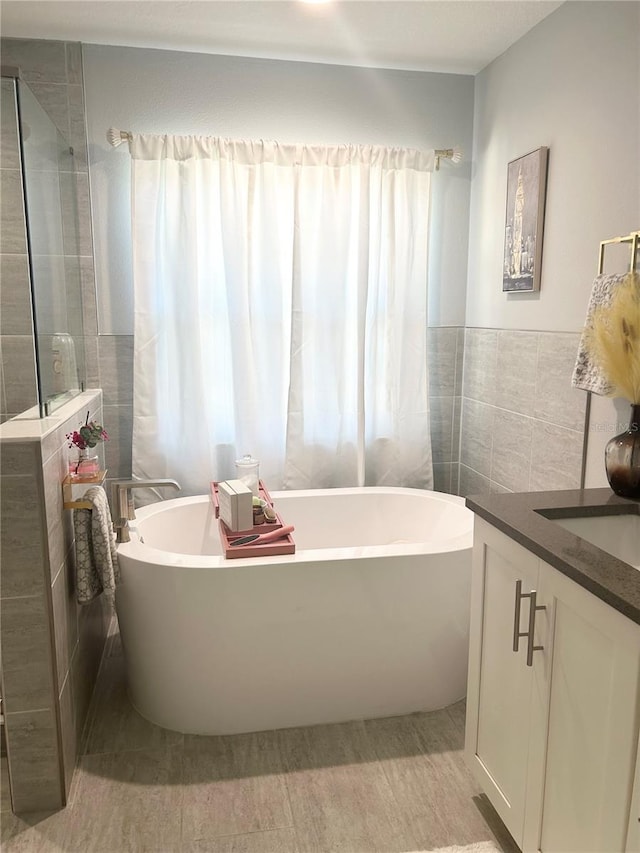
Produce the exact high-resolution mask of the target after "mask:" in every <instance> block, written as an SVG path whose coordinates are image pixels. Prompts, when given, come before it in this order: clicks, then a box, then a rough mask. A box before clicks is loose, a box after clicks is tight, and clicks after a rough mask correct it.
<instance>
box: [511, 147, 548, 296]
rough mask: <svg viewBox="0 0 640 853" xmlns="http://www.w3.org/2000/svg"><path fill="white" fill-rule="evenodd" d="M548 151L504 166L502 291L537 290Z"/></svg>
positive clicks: (527, 155)
mask: <svg viewBox="0 0 640 853" xmlns="http://www.w3.org/2000/svg"><path fill="white" fill-rule="evenodd" d="M548 159H549V149H548V148H546V147H544V146H543V147H541V148H537V149H536V150H535V151H531V152H530V153H529V154H524V155H523V156H522V157H518V158H517V159H516V160H512V161H511V162H510V163H509V165H508V167H507V207H506V214H505V229H504V257H503V263H502V290H503V291H504V292H506V293H533V292H536V291H538V290H540V274H541V271H542V237H543V229H544V207H545V200H546V195H547V163H548Z"/></svg>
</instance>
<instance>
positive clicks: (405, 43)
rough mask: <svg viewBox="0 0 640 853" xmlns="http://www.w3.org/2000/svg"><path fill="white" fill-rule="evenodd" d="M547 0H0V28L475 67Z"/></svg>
mask: <svg viewBox="0 0 640 853" xmlns="http://www.w3.org/2000/svg"><path fill="white" fill-rule="evenodd" d="M560 5H562V3H561V2H555V0H409V1H408V2H407V1H406V0H335V2H331V3H326V4H315V5H312V4H309V3H301V2H298V0H291V2H284V0H282V2H281V0H195V2H193V1H192V2H184V1H183V0H137V1H136V2H130V0H108V2H105V0H91V2H86V0H85V2H82V0H71V2H69V0H2V2H1V4H0V26H1V32H2V35H3V36H9V37H15V38H36V39H61V40H67V41H81V42H85V43H94V44H112V45H128V46H132V47H153V48H164V49H167V50H184V51H195V52H199V53H219V54H227V55H233V56H254V57H261V58H267V59H291V60H304V61H307V62H325V63H333V64H338V65H362V66H368V67H378V68H399V69H409V70H417V71H437V72H443V73H456V74H476V73H477V72H478V71H480V70H481V69H482V68H484V67H485V65H487V64H488V63H489V62H491V61H492V60H493V59H495V58H496V57H497V56H499V55H500V54H501V53H503V52H504V51H505V50H506V49H507V48H508V47H510V46H511V45H512V44H513V43H514V42H516V41H517V40H518V39H519V38H521V37H522V36H523V35H524V34H525V33H526V32H528V30H530V29H531V28H532V27H534V26H535V25H536V24H537V23H539V22H540V21H541V20H542V19H543V18H545V17H546V16H547V15H548V14H550V13H551V12H553V11H554V10H555V9H557V8H558V6H560Z"/></svg>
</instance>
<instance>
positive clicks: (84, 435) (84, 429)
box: [67, 412, 109, 450]
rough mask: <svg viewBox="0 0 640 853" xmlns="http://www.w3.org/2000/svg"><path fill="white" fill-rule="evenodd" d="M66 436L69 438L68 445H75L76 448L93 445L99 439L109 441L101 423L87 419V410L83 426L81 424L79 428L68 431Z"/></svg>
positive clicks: (80, 448) (81, 448) (84, 448)
mask: <svg viewBox="0 0 640 853" xmlns="http://www.w3.org/2000/svg"><path fill="white" fill-rule="evenodd" d="M67 438H68V439H69V447H77V448H78V450H86V449H87V447H95V446H96V444H97V443H98V442H99V441H109V436H108V434H107V431H106V429H105V428H104V427H103V426H101V424H97V423H96V422H95V421H90V420H89V412H87V419H86V421H85V423H84V426H81V427H80V430H74V432H68V433H67Z"/></svg>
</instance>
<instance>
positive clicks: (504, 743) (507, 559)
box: [465, 518, 547, 847]
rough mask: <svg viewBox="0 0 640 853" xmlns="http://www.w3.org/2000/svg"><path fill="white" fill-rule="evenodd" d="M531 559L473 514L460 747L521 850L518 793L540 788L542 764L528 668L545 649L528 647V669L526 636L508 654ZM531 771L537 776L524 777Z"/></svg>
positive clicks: (524, 608) (533, 567) (523, 619)
mask: <svg viewBox="0 0 640 853" xmlns="http://www.w3.org/2000/svg"><path fill="white" fill-rule="evenodd" d="M538 562H539V561H538V558H537V557H535V556H534V555H533V554H531V553H530V552H529V551H527V550H526V549H524V548H522V547H520V546H519V545H517V544H515V543H514V542H513V541H512V540H511V539H509V538H508V537H507V536H505V535H503V534H502V533H500V532H499V531H497V530H495V528H493V527H491V526H490V525H488V524H486V523H485V522H484V521H482V520H481V519H478V518H476V521H475V537H474V551H473V580H472V592H471V644H470V655H469V685H468V696H467V729H466V745H465V752H466V756H467V761H468V763H469V765H470V766H471V768H472V771H473V773H474V775H475V777H476V779H477V780H478V782H479V783H480V785H481V787H482V789H483V790H484V792H485V793H486V795H487V797H488V798H489V800H490V801H491V803H492V804H493V806H494V808H495V809H496V811H497V812H498V814H499V815H500V817H501V819H502V821H503V822H504V824H505V826H506V827H507V829H508V830H509V832H510V833H511V834H512V835H513V837H514V839H515V840H516V842H517V843H518V844H519V845H520V846H521V847H522V845H523V833H524V824H525V797H529V794H530V792H531V789H532V787H535V786H536V785H537V787H538V788H539V790H540V792H541V791H542V770H543V767H542V763H543V761H540V762H538V763H536V762H534V763H533V765H530V763H529V758H528V757H529V740H530V727H531V723H532V707H533V702H534V699H535V695H536V694H537V693H538V692H539V690H540V687H539V686H538V685H536V678H535V675H534V672H535V670H536V669H538V668H540V667H541V665H542V664H543V662H544V655H545V654H547V652H535V653H534V661H533V663H534V665H533V666H527V661H526V658H527V638H526V637H522V638H520V639H519V649H518V651H517V652H515V651H514V648H513V646H514V626H515V609H516V606H515V602H516V585H517V582H518V581H521V583H522V592H523V593H525V594H527V593H530V592H531V591H532V590H535V589H536V585H537V579H538ZM530 606H531V599H527V598H525V599H523V600H522V604H521V611H520V620H519V626H518V633H520V632H522V633H524V632H525V631H526V629H527V626H528V623H529V610H530ZM538 624H541V622H540V620H538ZM546 625H547V622H546V620H545V622H544V624H542V632H541V631H540V629H539V630H538V634H537V639H536V641H535V642H536V644H539V645H546V637H545V636H542V635H541V634H545V633H546ZM543 682H544V678H543V679H542V683H543ZM542 691H543V692H544V687H543V688H542ZM534 713H535V709H534ZM540 716H541V717H543V716H544V715H540ZM542 755H543V758H544V750H542ZM532 768H533V769H534V771H535V772H536V773H537V775H538V779H537V780H535V779H533V780H532V779H531V778H530V776H531V772H532ZM528 786H529V792H528V791H527V788H528Z"/></svg>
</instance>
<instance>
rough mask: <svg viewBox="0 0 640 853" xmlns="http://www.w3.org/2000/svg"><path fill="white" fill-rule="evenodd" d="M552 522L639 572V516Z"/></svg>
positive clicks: (600, 516)
mask: <svg viewBox="0 0 640 853" xmlns="http://www.w3.org/2000/svg"><path fill="white" fill-rule="evenodd" d="M552 520H553V521H554V522H555V524H559V525H560V527H564V529H565V530H568V531H570V532H571V533H575V535H576V536H579V537H580V538H581V539H585V540H586V541H587V542H590V543H591V544H592V545H595V546H596V548H600V549H601V550H602V551H606V552H607V554H611V555H612V556H614V557H617V558H618V560H622V562H623V563H628V564H629V565H630V566H633V568H634V569H640V515H598V516H583V517H581V518H554V519H552Z"/></svg>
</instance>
